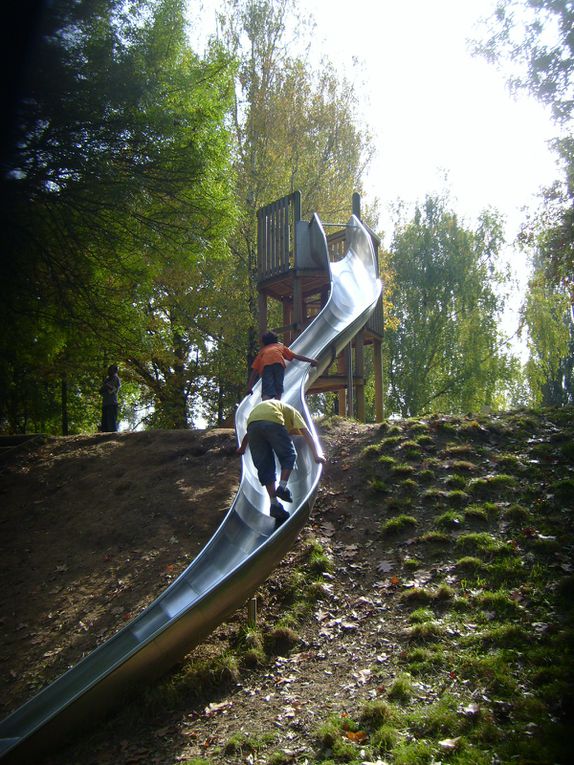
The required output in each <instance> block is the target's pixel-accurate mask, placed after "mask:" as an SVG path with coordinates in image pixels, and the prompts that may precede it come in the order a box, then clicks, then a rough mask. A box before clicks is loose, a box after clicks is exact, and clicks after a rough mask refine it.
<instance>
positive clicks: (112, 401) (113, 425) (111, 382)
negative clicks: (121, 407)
mask: <svg viewBox="0 0 574 765" xmlns="http://www.w3.org/2000/svg"><path fill="white" fill-rule="evenodd" d="M120 388H121V382H120V378H119V377H118V368H117V366H116V365H115V364H111V365H110V366H109V367H108V375H107V377H106V378H105V380H104V382H103V384H102V387H101V388H100V393H101V394H102V422H101V425H100V432H102V433H115V432H116V431H117V429H118V424H117V420H118V391H119V389H120Z"/></svg>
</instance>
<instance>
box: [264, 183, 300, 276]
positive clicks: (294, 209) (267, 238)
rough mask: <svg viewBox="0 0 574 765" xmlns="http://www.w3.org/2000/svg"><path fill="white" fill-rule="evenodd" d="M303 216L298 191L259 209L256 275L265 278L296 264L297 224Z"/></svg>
mask: <svg viewBox="0 0 574 765" xmlns="http://www.w3.org/2000/svg"><path fill="white" fill-rule="evenodd" d="M299 220H301V192H300V191H296V192H294V193H293V194H289V195H288V196H286V197H283V198H282V199H278V200H277V201H276V202H272V203H271V204H269V205H266V206H265V207H262V208H260V209H259V210H258V212H257V279H258V281H265V280H266V279H269V278H270V277H272V276H277V275H279V274H284V273H286V272H288V271H289V269H290V268H294V266H295V224H296V223H297V221H299Z"/></svg>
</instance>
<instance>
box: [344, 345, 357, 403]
mask: <svg viewBox="0 0 574 765" xmlns="http://www.w3.org/2000/svg"><path fill="white" fill-rule="evenodd" d="M345 364H346V367H347V417H349V418H352V417H354V414H355V390H354V384H353V383H354V380H353V345H352V343H349V345H348V346H347V347H346V348H345Z"/></svg>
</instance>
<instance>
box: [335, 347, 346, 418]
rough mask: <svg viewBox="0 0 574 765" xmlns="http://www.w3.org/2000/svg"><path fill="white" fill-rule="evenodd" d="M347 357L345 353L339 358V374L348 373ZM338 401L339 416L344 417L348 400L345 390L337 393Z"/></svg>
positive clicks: (342, 389)
mask: <svg viewBox="0 0 574 765" xmlns="http://www.w3.org/2000/svg"><path fill="white" fill-rule="evenodd" d="M345 361H346V356H345V352H344V351H343V353H342V354H341V355H340V356H338V357H337V372H338V373H339V374H345V371H346V364H345ZM337 399H338V402H339V416H340V417H344V416H345V414H346V412H347V398H346V393H345V388H344V387H342V388H340V389H339V390H338V391H337Z"/></svg>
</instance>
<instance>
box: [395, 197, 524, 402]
mask: <svg viewBox="0 0 574 765" xmlns="http://www.w3.org/2000/svg"><path fill="white" fill-rule="evenodd" d="M501 243H502V234H501V224H500V221H499V220H498V219H497V218H496V216H493V215H491V214H484V215H483V217H482V219H481V222H480V224H479V226H478V228H477V230H475V231H471V230H469V229H466V228H464V227H463V226H462V225H461V224H460V222H459V221H458V219H457V216H456V215H455V214H454V213H453V212H452V211H450V210H449V209H448V207H447V202H446V200H444V199H442V198H438V197H428V198H427V199H426V200H425V203H424V205H422V206H421V207H418V208H417V209H416V211H415V214H414V216H413V219H412V220H411V221H409V222H406V223H404V222H403V223H401V225H399V226H398V227H397V229H396V233H395V236H394V239H393V243H392V245H391V253H390V265H391V268H392V269H393V272H394V275H395V289H394V292H393V295H392V302H393V314H394V316H395V318H396V319H397V320H398V327H397V329H396V331H389V332H387V333H386V353H387V357H388V358H387V370H388V378H389V381H390V397H389V402H388V405H389V407H390V409H391V411H393V412H397V413H400V415H401V416H403V417H409V416H410V417H412V416H420V415H421V414H424V413H427V412H436V411H447V412H466V411H472V410H477V409H479V408H480V407H482V406H485V405H488V406H492V405H493V404H494V402H495V399H496V396H497V391H498V388H499V385H500V383H501V382H503V381H508V379H509V375H510V374H511V372H510V365H509V363H508V360H507V359H506V358H505V357H504V355H503V353H502V352H501V351H499V350H497V347H498V344H499V338H498V330H497V324H496V321H497V316H498V315H499V313H500V311H501V309H502V307H503V304H502V301H501V298H500V297H498V296H497V291H496V290H497V287H498V285H499V284H500V283H502V282H503V281H504V277H503V275H502V274H501V273H499V272H497V271H496V268H495V259H496V256H497V253H498V250H499V248H500V246H501Z"/></svg>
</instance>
